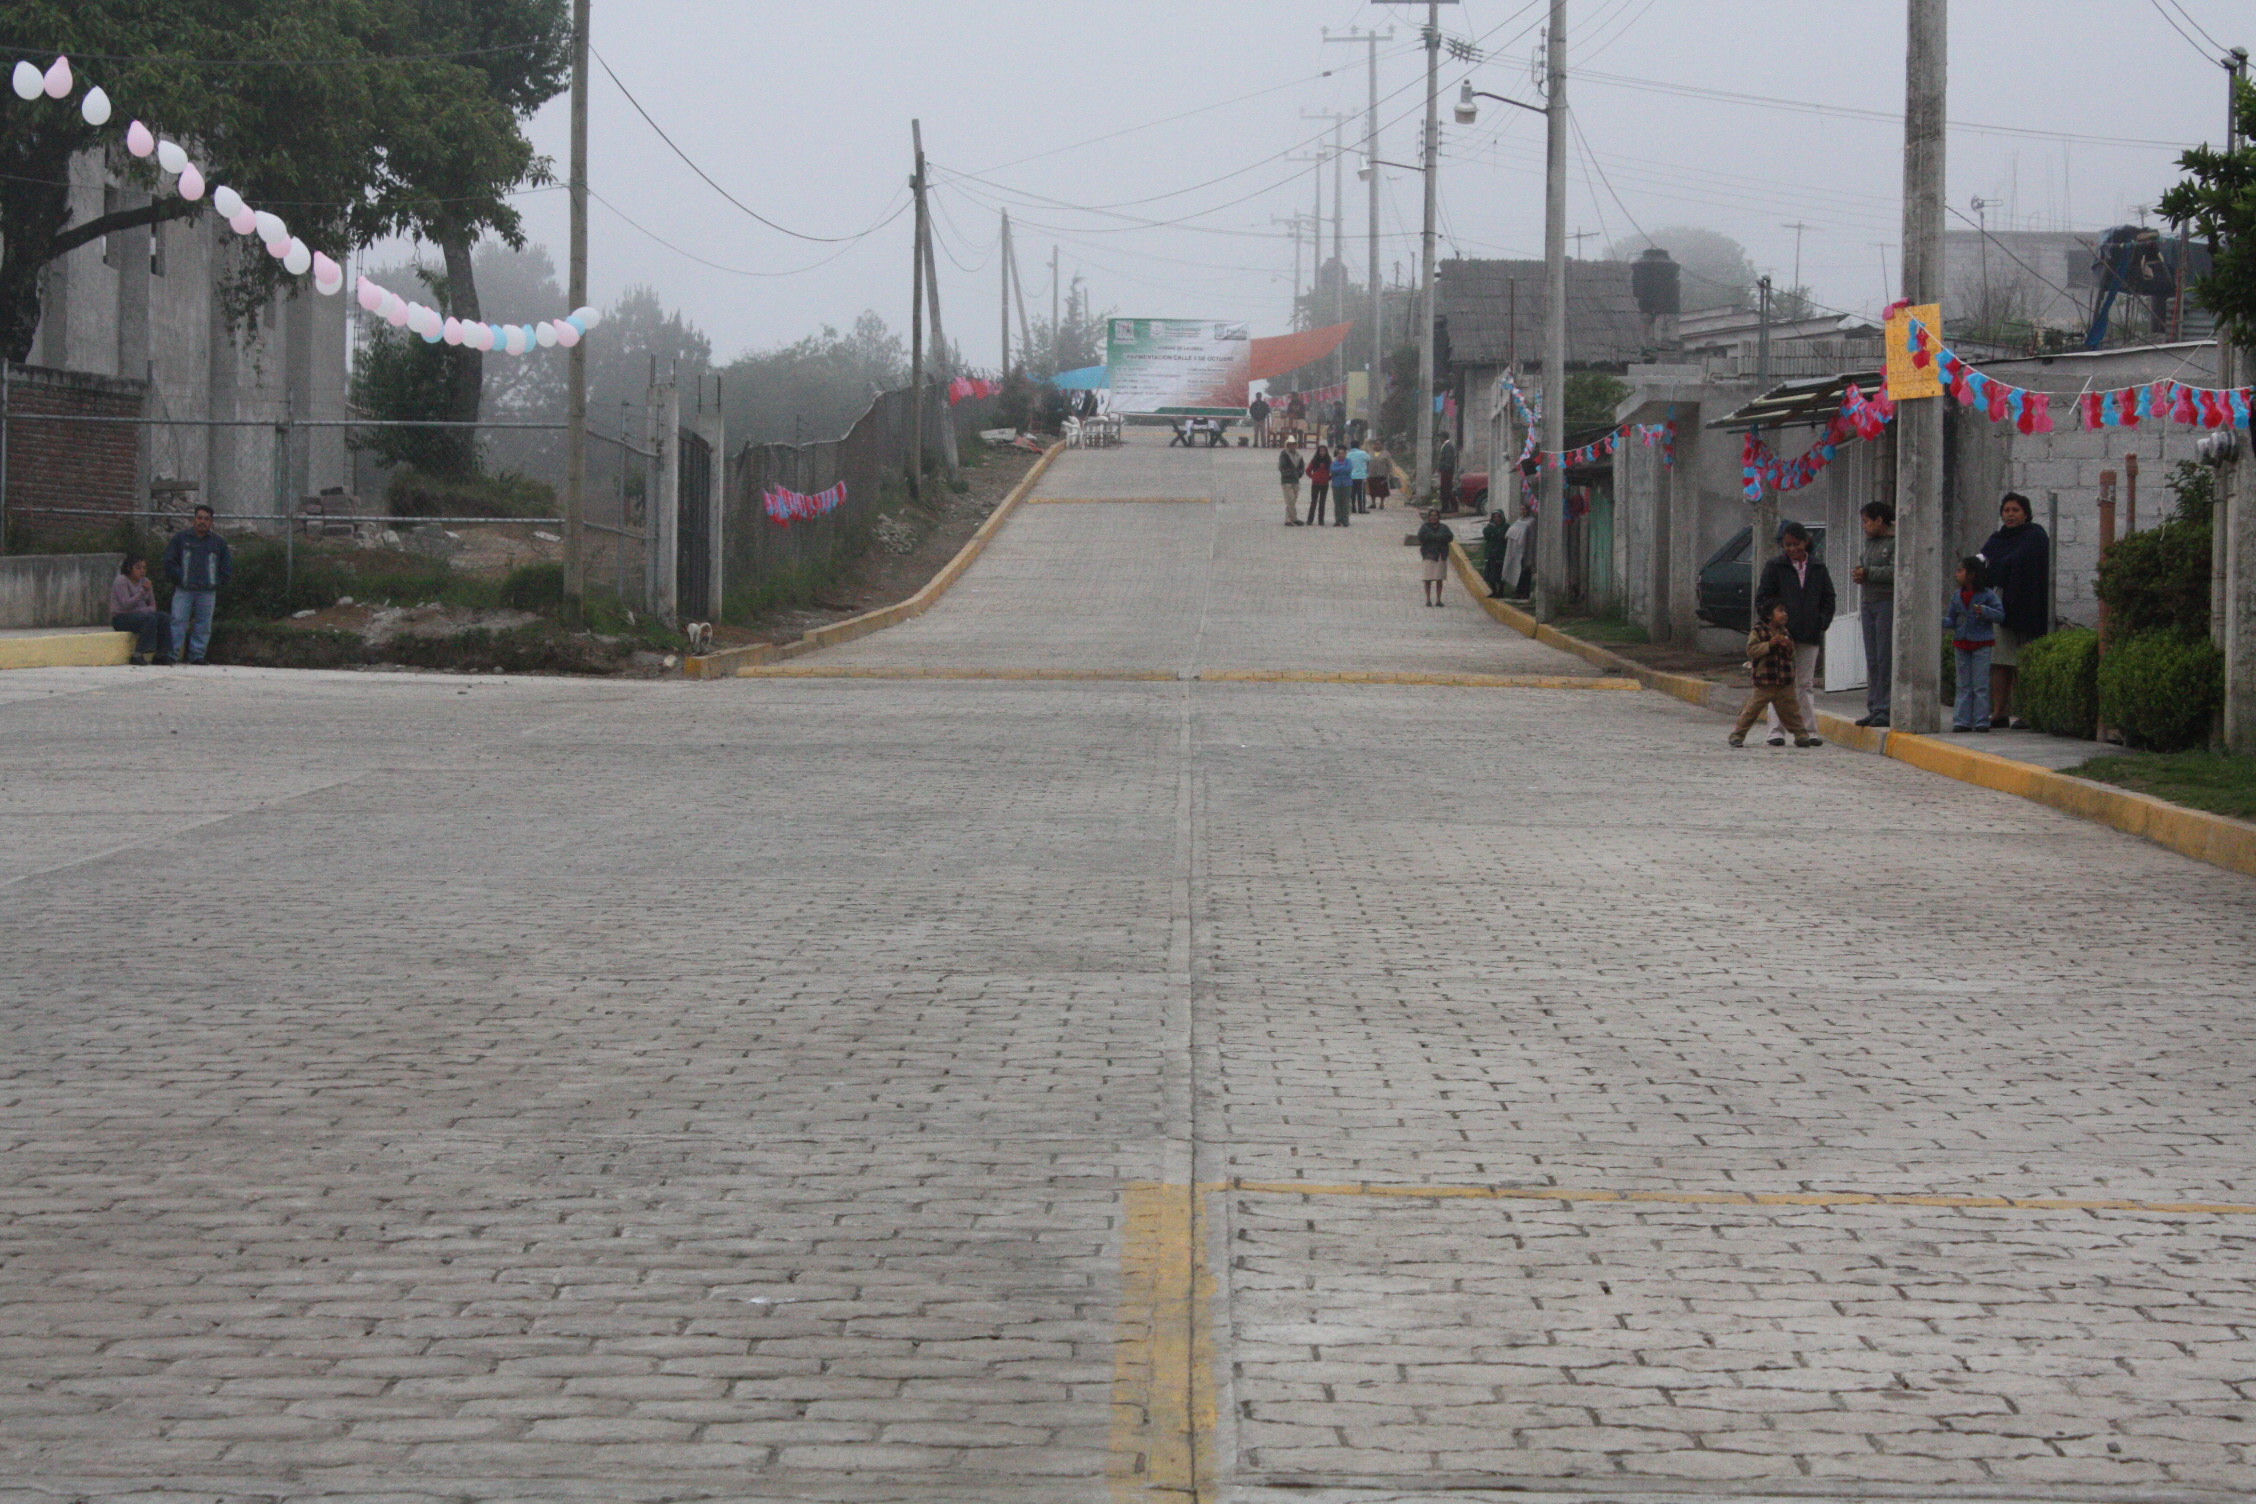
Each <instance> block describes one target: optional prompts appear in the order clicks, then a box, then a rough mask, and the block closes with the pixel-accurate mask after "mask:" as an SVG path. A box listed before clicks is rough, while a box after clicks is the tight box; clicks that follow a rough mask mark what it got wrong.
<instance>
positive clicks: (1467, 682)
mask: <svg viewBox="0 0 2256 1504" xmlns="http://www.w3.org/2000/svg"><path fill="white" fill-rule="evenodd" d="M737 675H738V677H739V678H745V679H1036V680H1066V681H1077V682H1112V683H1124V684H1155V683H1167V684H1172V683H1174V682H1176V681H1177V680H1181V679H1190V680H1195V681H1200V682H1204V683H1211V684H1419V685H1436V686H1440V687H1443V688H1456V689H1629V690H1634V689H1636V688H1637V687H1638V684H1637V681H1636V680H1635V679H1627V678H1621V677H1618V676H1616V677H1601V676H1600V675H1597V674H1446V673H1431V674H1424V673H1381V672H1369V673H1359V672H1354V671H1334V670H1318V669H1283V668H1223V669H1215V668H1208V669H1190V670H1178V669H1110V668H947V667H932V668H921V667H916V666H913V665H906V664H896V665H888V664H868V665H848V664H837V665H831V664H819V663H809V664H799V663H789V664H783V663H777V664H758V665H754V666H752V667H748V668H741V669H738V670H737Z"/></svg>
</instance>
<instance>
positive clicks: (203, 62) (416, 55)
mask: <svg viewBox="0 0 2256 1504" xmlns="http://www.w3.org/2000/svg"><path fill="white" fill-rule="evenodd" d="M563 45H564V44H562V43H560V42H555V41H551V40H548V39H545V38H543V39H537V40H534V41H529V42H507V43H503V44H502V45H500V46H495V47H465V48H463V49H462V50H460V51H458V52H371V53H363V54H361V55H360V56H358V57H176V56H174V55H172V54H170V53H163V52H81V51H78V50H77V49H75V48H70V47H25V46H23V45H21V44H19V43H15V42H0V52H22V53H29V54H31V55H32V56H34V57H69V58H71V59H74V60H78V61H86V60H91V61H94V62H98V63H163V64H166V65H168V66H180V65H183V64H185V65H186V66H188V67H191V68H374V67H381V66H383V65H385V64H387V63H449V62H455V61H457V60H459V59H462V58H471V57H494V56H498V55H499V54H502V53H505V52H532V51H534V50H536V49H539V48H543V47H551V46H554V47H558V48H559V49H560V50H561V48H562V46H563Z"/></svg>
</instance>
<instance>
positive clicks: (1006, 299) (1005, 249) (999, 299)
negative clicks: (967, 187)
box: [995, 209, 1011, 381]
mask: <svg viewBox="0 0 2256 1504" xmlns="http://www.w3.org/2000/svg"><path fill="white" fill-rule="evenodd" d="M995 263H996V266H997V269H998V273H999V275H1000V276H1001V277H1002V291H1001V292H999V293H997V294H996V295H995V316H996V317H997V318H999V319H1001V320H1002V323H1003V337H1002V341H1001V346H1000V348H1001V349H1002V352H1003V363H1002V365H1000V366H999V367H997V368H996V377H995V379H996V380H997V381H1008V380H1010V266H1011V263H1010V210H1008V209H1005V210H1004V211H1003V245H1002V254H1001V255H999V256H997V257H996V258H995Z"/></svg>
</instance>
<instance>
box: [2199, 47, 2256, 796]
mask: <svg viewBox="0 0 2256 1504" xmlns="http://www.w3.org/2000/svg"><path fill="white" fill-rule="evenodd" d="M2219 61H2220V62H2221V63H2222V64H2223V66H2224V69H2225V74H2226V80H2225V91H2226V92H2225V101H2226V102H2225V149H2226V150H2227V151H2231V150H2234V149H2235V148H2237V147H2238V146H2240V144H2241V140H2240V132H2239V130H2238V129H2237V127H2238V125H2239V120H2238V117H2237V106H2238V104H2239V98H2238V96H2239V92H2240V83H2241V80H2242V79H2243V78H2245V77H2246V76H2247V73H2248V50H2247V49H2246V48H2244V47H2236V48H2234V49H2233V50H2232V51H2231V52H2230V53H2228V54H2226V56H2224V57H2223V58H2221V59H2219ZM2244 353H2245V352H2241V351H2236V350H2235V349H2234V348H2233V344H2232V340H2231V338H2230V337H2229V336H2228V335H2227V334H2226V332H2225V331H2224V330H2223V329H2222V328H2219V330H2218V331H2217V384H2218V385H2219V386H2223V387H2231V386H2235V385H2238V384H2239V381H2240V372H2241V371H2243V370H2244V369H2246V368H2247V363H2246V361H2244V360H2243V358H2242V356H2243V354H2244ZM2251 358H2256V357H2251ZM2226 432H2228V433H2229V432H2231V430H2229V429H2228V430H2226ZM2251 437H2256V435H2250V436H2247V437H2243V438H2242V439H2241V440H2240V443H2239V444H2238V445H2237V446H2236V448H2235V451H2234V455H2235V457H2234V458H2233V459H2232V460H2230V461H2228V462H2227V463H2225V464H2224V465H2222V466H2220V467H2218V472H2217V485H2216V506H2217V515H2216V516H2215V517H2213V518H2212V519H2211V530H2210V537H2211V538H2212V539H2213V540H2215V541H2214V542H2212V543H2211V544H2210V547H2211V548H2212V549H2216V548H2220V547H2221V548H2222V549H2223V550H2224V551H2225V570H2224V573H2225V578H2224V581H2223V585H2224V589H2223V592H2222V599H2221V600H2220V601H2219V602H2218V604H2219V605H2221V606H2222V608H2223V609H2222V610H2219V611H2217V612H2215V613H2213V614H2212V616H2211V618H2210V619H2211V621H2213V622H2214V623H2216V625H2215V626H2214V627H2213V628H2212V629H2211V634H2210V635H2211V636H2213V637H2215V638H2216V639H2217V642H2218V645H2219V646H2220V647H2221V648H2223V650H2224V654H2225V717H2224V720H2225V746H2226V748H2227V749H2228V750H2230V751H2234V752H2240V753H2256V456H2251V455H2250V453H2249V452H2248V449H2249V438H2251Z"/></svg>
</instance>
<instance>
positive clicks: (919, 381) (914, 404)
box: [909, 120, 930, 498]
mask: <svg viewBox="0 0 2256 1504" xmlns="http://www.w3.org/2000/svg"><path fill="white" fill-rule="evenodd" d="M909 141H910V143H911V144H912V145H914V146H915V148H916V171H915V172H914V173H913V174H912V175H911V176H910V178H909V190H910V192H912V193H914V194H915V195H916V231H915V235H914V237H913V244H912V245H911V246H910V248H909V494H910V495H911V496H915V497H920V498H921V497H922V496H923V495H924V241H925V236H926V234H927V233H929V230H930V226H929V225H928V224H927V223H926V221H925V213H926V205H925V202H924V122H923V121H921V120H911V121H910V122H909Z"/></svg>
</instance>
